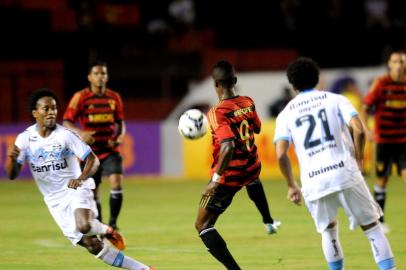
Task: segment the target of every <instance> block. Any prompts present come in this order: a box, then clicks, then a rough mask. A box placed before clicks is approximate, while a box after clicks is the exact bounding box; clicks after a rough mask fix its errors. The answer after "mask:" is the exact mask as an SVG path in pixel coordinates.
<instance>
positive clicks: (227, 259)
mask: <svg viewBox="0 0 406 270" xmlns="http://www.w3.org/2000/svg"><path fill="white" fill-rule="evenodd" d="M200 238H201V239H202V241H203V243H204V244H205V245H206V247H207V249H208V251H209V252H210V253H211V255H213V257H215V258H216V259H217V260H218V261H219V262H221V263H222V264H223V265H224V266H225V267H226V268H227V269H229V270H241V268H240V267H239V266H238V264H237V262H236V261H235V260H234V258H233V256H232V255H231V253H230V251H229V250H228V248H227V244H226V242H225V241H224V239H223V238H222V237H221V235H220V234H219V233H218V232H217V230H216V229H215V228H214V227H212V228H208V229H205V230H203V231H201V232H200Z"/></svg>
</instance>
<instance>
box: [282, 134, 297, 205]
mask: <svg viewBox="0 0 406 270" xmlns="http://www.w3.org/2000/svg"><path fill="white" fill-rule="evenodd" d="M288 149H289V142H288V141H284V140H279V141H278V142H277V143H276V158H277V159H278V163H279V168H280V170H281V172H282V174H283V176H284V177H285V179H286V181H287V184H288V187H289V189H288V199H289V200H290V201H291V202H293V203H295V204H297V205H300V202H301V200H302V193H301V191H300V187H299V185H298V184H297V182H296V180H295V179H294V177H293V173H292V165H291V162H290V159H289V157H288Z"/></svg>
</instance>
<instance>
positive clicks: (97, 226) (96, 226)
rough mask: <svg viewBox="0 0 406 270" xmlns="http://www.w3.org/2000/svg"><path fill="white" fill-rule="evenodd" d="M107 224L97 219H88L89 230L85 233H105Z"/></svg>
mask: <svg viewBox="0 0 406 270" xmlns="http://www.w3.org/2000/svg"><path fill="white" fill-rule="evenodd" d="M108 228H109V226H108V225H106V224H103V223H101V222H100V221H99V220H98V219H92V220H91V221H90V231H89V232H88V233H87V234H86V235H89V236H91V235H99V234H101V235H103V234H106V232H107V230H108Z"/></svg>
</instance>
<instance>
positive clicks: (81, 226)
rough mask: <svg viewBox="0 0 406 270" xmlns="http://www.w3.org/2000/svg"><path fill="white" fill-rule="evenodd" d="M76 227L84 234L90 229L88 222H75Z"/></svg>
mask: <svg viewBox="0 0 406 270" xmlns="http://www.w3.org/2000/svg"><path fill="white" fill-rule="evenodd" d="M76 229H77V230H78V231H79V232H81V233H83V234H86V233H88V232H89V231H90V229H91V225H90V223H89V222H77V224H76Z"/></svg>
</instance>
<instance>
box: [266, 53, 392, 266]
mask: <svg viewBox="0 0 406 270" xmlns="http://www.w3.org/2000/svg"><path fill="white" fill-rule="evenodd" d="M287 77H288V80H289V82H290V83H291V84H292V86H293V88H294V90H295V91H296V92H297V93H298V95H297V96H296V97H295V98H294V99H292V100H291V101H290V102H289V103H288V104H287V105H286V107H285V108H284V109H283V111H282V112H281V113H280V114H279V115H278V117H277V119H276V128H275V138H274V142H275V144H276V155H277V159H278V161H279V167H280V169H281V171H282V174H283V175H284V177H285V178H286V180H287V183H288V187H289V189H288V198H289V199H290V200H291V201H292V202H294V203H296V204H300V202H301V197H302V195H303V197H304V201H305V203H306V206H307V208H308V210H309V212H310V214H311V215H312V218H313V220H314V222H315V225H316V228H317V231H318V232H319V233H320V234H321V238H322V249H323V252H324V256H325V258H326V260H327V263H328V265H329V268H330V269H332V270H341V269H344V256H343V252H342V248H341V244H340V241H339V237H338V222H337V220H336V215H337V211H338V208H340V207H342V208H344V211H345V213H346V215H347V216H348V218H349V221H350V228H351V229H354V228H355V226H357V225H359V226H361V228H362V229H363V230H364V233H365V235H366V236H367V238H368V239H369V240H370V243H371V247H372V252H373V255H374V258H375V262H376V263H377V265H378V267H379V269H381V270H393V269H396V267H395V261H394V256H393V253H392V251H391V247H390V245H389V242H388V240H387V238H386V236H385V234H384V233H383V231H382V228H381V226H380V224H379V222H378V219H379V217H380V216H381V215H382V210H381V209H380V207H379V206H378V204H377V203H376V202H375V201H374V200H373V198H372V196H371V194H370V192H369V190H368V187H367V185H366V183H365V181H364V179H363V177H362V174H361V170H360V168H362V162H363V151H364V144H365V132H364V129H363V125H362V123H361V121H360V119H359V117H358V113H357V111H356V110H355V109H354V107H353V106H352V105H351V103H350V102H349V100H348V99H347V98H345V97H344V96H341V95H337V94H333V93H329V92H324V91H319V90H317V89H315V87H316V85H317V83H318V80H319V69H318V66H317V64H316V63H315V62H314V61H313V60H311V59H309V58H303V57H301V58H298V59H297V60H295V61H293V62H292V63H291V64H290V65H289V67H288V69H287ZM291 143H293V144H294V146H295V152H296V156H297V157H298V160H299V165H300V180H301V185H302V186H301V188H300V187H299V184H298V183H297V182H296V180H295V179H294V177H293V174H292V169H291V162H290V160H289V157H288V155H287V152H288V148H289V145H290V144H291Z"/></svg>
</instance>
